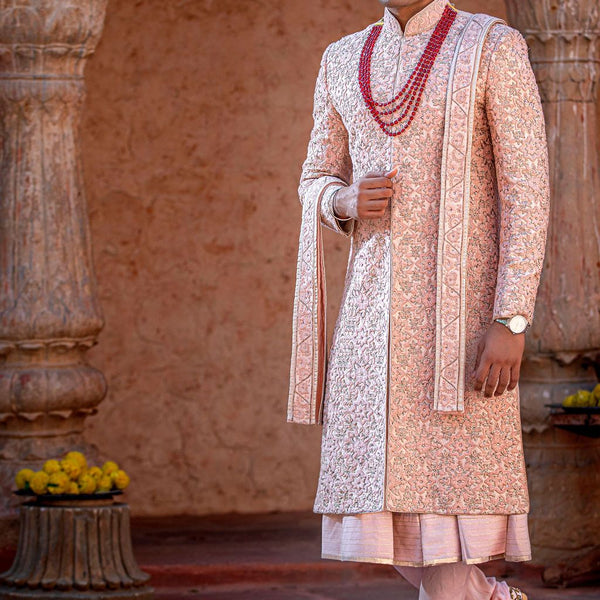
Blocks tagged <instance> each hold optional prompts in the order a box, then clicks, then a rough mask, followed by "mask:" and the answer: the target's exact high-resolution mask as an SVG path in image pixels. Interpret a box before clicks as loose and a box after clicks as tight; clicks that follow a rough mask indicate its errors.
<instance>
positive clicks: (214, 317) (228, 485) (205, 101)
mask: <svg viewBox="0 0 600 600" xmlns="http://www.w3.org/2000/svg"><path fill="white" fill-rule="evenodd" d="M457 6H458V7H459V8H464V9H466V10H470V11H486V12H490V13H493V14H497V15H500V16H505V12H504V4H503V2H501V1H500V0H495V1H493V2H483V1H481V0H480V1H475V0H471V1H467V0H465V1H463V2H460V1H459V2H457ZM381 13H382V9H381V7H380V5H379V4H378V2H377V1H376V0H360V1H354V2H350V0H304V1H303V2H281V1H279V2H277V1H275V0H249V1H247V2H239V1H235V2H234V1H232V0H223V1H217V0H168V1H165V0H112V1H111V2H109V8H108V13H107V18H106V25H105V29H104V34H103V37H102V40H101V42H100V44H99V46H98V49H97V52H96V55H95V56H94V57H93V59H92V60H91V62H90V63H89V65H88V67H87V70H86V77H87V84H88V97H87V102H86V109H85V116H84V119H83V122H82V138H83V139H82V142H83V161H84V168H85V175H86V185H87V193H88V204H89V209H90V215H91V223H92V232H93V243H94V256H95V261H96V272H97V277H98V281H99V289H100V295H101V302H102V306H103V310H104V315H105V321H106V325H105V328H104V330H103V332H102V333H101V335H100V343H99V344H98V346H96V347H95V348H94V349H93V350H92V351H90V353H89V356H90V360H91V362H92V363H93V364H94V365H96V366H98V367H99V368H100V369H102V370H103V372H104V373H105V375H106V377H107V380H108V384H109V392H108V396H107V398H106V399H105V401H104V402H103V403H102V404H101V405H100V411H99V414H98V415H96V416H95V417H92V418H90V419H89V420H88V429H87V438H88V439H89V440H90V441H92V442H94V443H96V444H97V445H98V446H99V447H100V449H101V450H102V451H103V452H104V453H105V454H107V455H108V456H109V457H112V458H114V459H116V460H119V461H120V462H121V463H122V464H123V466H124V467H125V468H126V469H127V470H128V471H129V472H130V473H131V475H132V484H131V487H130V489H129V490H128V492H127V496H128V500H129V501H130V503H131V505H132V508H133V510H134V512H135V514H138V515H141V514H146V515H150V514H154V515H157V514H174V513H190V514H203V513H220V512H228V511H239V512H258V511H269V510H298V509H310V508H312V502H313V497H314V493H315V489H316V478H317V474H318V466H319V451H320V432H321V430H320V428H319V427H306V426H300V425H290V424H286V422H285V414H286V398H287V384H288V380H287V377H288V368H289V356H290V338H291V300H292V295H293V285H294V276H295V260H296V256H295V255H296V249H297V235H298V227H299V218H300V205H299V203H298V201H297V195H296V188H297V182H298V177H299V174H300V167H301V164H302V161H303V160H304V154H305V151H306V144H307V141H308V136H309V132H310V128H311V125H312V117H311V110H312V94H313V87H314V81H315V77H316V74H317V70H318V65H319V60H320V56H321V54H322V52H323V50H324V48H325V47H326V46H327V44H328V43H329V42H330V41H333V40H334V39H337V38H338V37H341V36H342V35H344V34H346V33H350V32H352V31H356V30H358V29H362V28H363V27H365V26H366V25H367V24H368V23H370V22H373V21H375V20H377V19H378V18H379V16H380V15H381ZM326 243H327V249H326V258H327V270H328V278H329V302H330V307H329V308H330V309H331V314H330V318H329V322H330V329H331V325H332V324H333V320H334V317H335V310H336V306H337V304H338V302H339V297H340V293H341V285H342V277H343V271H344V268H345V261H346V252H347V247H346V244H345V241H344V240H342V239H340V238H338V237H336V236H335V234H329V233H328V235H327V239H326Z"/></svg>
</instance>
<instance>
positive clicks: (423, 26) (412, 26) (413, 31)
mask: <svg viewBox="0 0 600 600" xmlns="http://www.w3.org/2000/svg"><path fill="white" fill-rule="evenodd" d="M447 4H449V1H448V0H433V1H432V2H430V3H429V4H428V5H427V6H425V7H424V8H422V9H421V10H420V11H419V12H418V13H415V14H414V15H413V16H412V17H411V18H410V19H409V20H408V21H407V22H406V26H405V27H404V32H403V31H402V27H400V23H399V22H398V19H396V17H395V16H394V15H393V14H392V12H391V11H390V9H389V8H387V7H386V8H385V9H384V14H383V30H382V33H384V32H385V33H388V34H391V35H392V36H400V37H409V36H411V35H418V34H419V33H424V32H425V31H429V30H430V29H432V28H433V27H435V26H436V25H437V22H438V21H439V20H440V19H441V18H442V14H443V12H444V9H445V8H446V5H447Z"/></svg>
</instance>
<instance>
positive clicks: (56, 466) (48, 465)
mask: <svg viewBox="0 0 600 600" xmlns="http://www.w3.org/2000/svg"><path fill="white" fill-rule="evenodd" d="M42 471H45V472H46V473H48V475H52V473H56V472H57V471H60V463H59V462H58V461H57V460H56V459H54V458H51V459H50V460H47V461H46V462H45V463H44V466H43V467H42Z"/></svg>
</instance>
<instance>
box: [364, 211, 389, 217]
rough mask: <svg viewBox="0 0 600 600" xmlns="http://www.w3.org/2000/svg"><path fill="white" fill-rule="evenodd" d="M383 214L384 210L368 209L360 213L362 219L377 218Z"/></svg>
mask: <svg viewBox="0 0 600 600" xmlns="http://www.w3.org/2000/svg"><path fill="white" fill-rule="evenodd" d="M383 215H385V211H384V210H368V211H365V212H364V213H363V215H362V218H363V219H379V218H381V217H383Z"/></svg>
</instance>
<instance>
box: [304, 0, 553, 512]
mask: <svg viewBox="0 0 600 600" xmlns="http://www.w3.org/2000/svg"><path fill="white" fill-rule="evenodd" d="M445 6H446V0H434V1H433V2H432V3H431V4H429V5H428V6H427V7H426V8H425V9H423V10H422V11H420V12H419V13H418V14H417V15H415V16H414V17H413V18H412V19H411V20H410V21H409V22H408V24H407V26H406V31H405V32H403V31H402V30H401V28H400V25H399V23H398V21H397V20H396V19H395V18H394V17H393V15H392V14H391V13H389V11H387V10H386V11H385V17H384V25H383V30H382V32H381V35H380V37H379V39H378V41H377V44H376V46H375V49H374V52H373V61H372V87H373V95H374V97H375V99H377V100H387V99H389V98H391V97H393V95H394V94H395V93H396V92H397V91H398V90H399V89H400V88H401V87H402V85H403V84H404V82H405V81H406V80H407V78H408V77H409V74H410V73H411V71H412V70H413V68H414V67H415V65H416V64H417V61H418V59H419V57H420V55H421V53H422V51H423V49H424V48H425V46H426V44H427V42H428V40H429V37H430V34H431V32H432V30H433V28H434V27H435V25H436V23H437V22H438V20H439V19H440V17H441V14H442V12H443V10H444V7H445ZM469 16H470V15H469V13H465V12H463V11H459V12H458V16H457V17H456V20H455V21H454V23H453V25H452V27H451V28H450V31H449V33H448V36H447V38H446V40H445V42H444V44H443V45H442V48H441V51H440V54H439V55H438V57H437V59H436V62H435V65H434V67H433V69H432V72H431V74H430V76H429V79H428V82H427V85H426V87H425V91H424V94H423V98H422V101H421V105H420V107H419V109H418V111H417V114H416V117H415V119H414V121H413V123H412V125H411V126H410V127H409V128H408V129H407V130H406V132H404V133H403V134H402V135H400V136H398V137H393V138H392V137H388V136H386V135H385V134H384V133H383V132H382V131H381V130H380V129H379V127H378V126H377V124H376V123H375V121H374V120H373V118H372V117H371V115H370V113H369V111H368V110H367V108H366V106H365V103H364V101H363V98H362V96H361V93H360V90H359V87H358V62H359V57H360V52H361V49H362V47H363V44H364V42H365V39H366V37H367V35H368V32H369V30H370V26H369V27H368V28H366V29H365V30H363V31H360V32H358V33H355V34H353V35H349V36H347V37H344V38H343V39H341V40H339V41H338V42H335V43H333V44H331V45H330V46H329V47H328V48H327V50H326V51H325V53H324V55H323V60H322V63H321V69H320V72H319V76H318V80H317V86H316V91H315V107H314V121H315V122H314V128H313V131H312V135H311V140H310V144H309V148H308V156H307V159H306V161H305V163H304V166H303V171H302V178H301V183H300V188H299V192H300V199H301V201H302V202H306V200H307V199H308V198H313V199H314V198H315V197H319V198H320V199H321V200H320V202H321V204H320V206H321V220H322V223H323V224H324V225H326V226H328V227H329V228H331V229H333V230H335V231H337V232H339V233H340V234H343V235H350V236H351V238H352V243H351V249H350V257H349V262H348V269H347V273H346V281H345V291H344V295H343V299H342V305H341V309H340V313H339V317H338V320H337V323H336V326H335V330H334V336H333V342H332V347H331V351H330V355H329V361H328V368H327V375H326V381H325V397H324V406H323V436H322V448H321V469H320V475H319V482H318V489H317V495H316V499H315V504H314V511H315V512H317V513H337V514H351V513H371V512H378V511H395V512H403V513H437V514H442V515H443V514H445V515H457V514H461V515H478V514H479V515H484V514H485V515H491V514H496V515H509V514H524V513H527V512H528V509H529V503H528V494H527V482H526V475H525V464H524V459H523V449H522V441H521V427H520V416H519V396H518V388H517V389H515V390H514V391H511V392H505V393H504V394H503V395H502V396H500V397H494V398H485V397H484V396H483V394H482V393H480V392H475V391H474V389H473V379H472V376H471V373H472V371H473V368H474V365H475V362H476V352H477V344H478V342H479V341H480V339H481V337H482V335H483V334H484V332H485V331H486V330H487V328H488V327H489V325H490V323H491V322H492V320H493V318H495V317H500V316H503V317H507V316H511V315H514V314H523V315H525V316H526V317H527V318H528V319H529V320H530V321H531V319H532V318H533V310H534V303H535V297H536V292H537V286H538V282H539V276H540V272H541V268H542V261H543V255H544V245H545V236H546V228H547V219H548V200H549V184H548V159H547V147H546V137H545V129H544V120H543V114H542V108H541V103H540V99H539V93H538V89H537V85H536V82H535V78H534V75H533V72H532V70H531V66H530V64H529V60H528V55H527V46H526V44H525V41H524V39H523V37H522V36H521V34H520V33H519V32H518V31H516V30H515V29H512V28H511V27H508V26H507V25H504V24H496V25H494V26H493V27H492V29H491V30H490V33H489V35H488V36H487V39H486V42H485V45H484V47H483V52H482V55H481V64H480V70H479V75H478V78H477V81H476V96H475V113H474V121H473V131H474V134H473V144H472V160H471V168H470V178H471V187H470V195H469V198H468V199H467V200H468V213H469V220H468V224H469V225H468V236H467V244H468V246H467V252H466V264H464V265H463V270H462V271H461V273H460V277H461V279H462V281H463V283H464V286H465V288H464V289H465V290H466V294H465V305H464V306H463V307H462V308H461V317H462V318H464V322H465V324H466V329H465V330H466V332H467V333H466V337H465V340H464V342H465V349H464V353H465V354H464V355H465V363H464V365H463V366H464V372H465V373H466V377H465V388H464V394H463V395H462V396H461V401H463V400H464V410H462V411H460V410H459V411H456V412H454V413H448V412H443V411H438V410H435V409H434V406H433V395H434V372H435V365H436V339H437V338H436V277H437V275H438V266H439V265H438V241H439V240H438V237H439V236H438V228H439V224H440V185H441V183H440V182H441V180H442V158H443V157H442V142H443V136H444V121H445V108H446V88H447V81H448V76H449V71H450V65H451V61H452V57H453V53H454V48H455V46H456V44H457V41H458V39H459V35H460V33H461V31H462V29H463V27H464V26H465V24H466V22H467V20H468V18H469ZM458 133H459V135H460V132H458ZM394 165H400V173H399V176H398V177H397V179H396V180H395V184H394V196H393V198H392V201H391V209H390V210H389V211H388V212H387V214H386V216H385V217H384V218H381V219H377V220H364V221H363V220H359V221H352V222H351V223H350V224H348V223H346V224H343V223H340V222H339V221H337V220H336V219H335V218H334V215H333V212H332V194H333V192H334V191H335V189H336V188H337V187H339V186H345V185H349V184H350V183H351V182H352V181H353V180H355V179H358V178H359V177H361V176H363V175H364V174H366V173H367V172H368V171H385V170H389V169H390V168H391V167H392V166H394ZM388 378H389V380H388Z"/></svg>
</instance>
